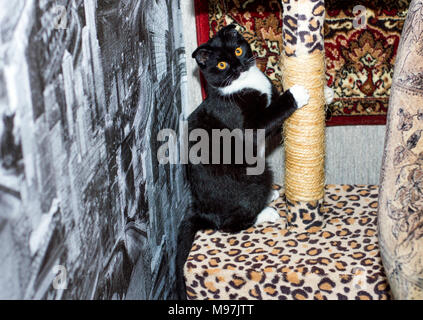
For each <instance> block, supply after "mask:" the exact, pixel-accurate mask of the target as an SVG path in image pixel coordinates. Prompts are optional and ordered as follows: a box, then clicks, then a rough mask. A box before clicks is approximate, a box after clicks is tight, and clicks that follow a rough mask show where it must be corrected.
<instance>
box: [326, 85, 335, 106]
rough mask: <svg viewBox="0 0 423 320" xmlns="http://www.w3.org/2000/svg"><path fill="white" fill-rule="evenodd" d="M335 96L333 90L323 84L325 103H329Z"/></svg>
mask: <svg viewBox="0 0 423 320" xmlns="http://www.w3.org/2000/svg"><path fill="white" fill-rule="evenodd" d="M334 97H335V91H333V89H332V88H330V87H328V86H325V100H326V104H331V103H332V101H333V98H334Z"/></svg>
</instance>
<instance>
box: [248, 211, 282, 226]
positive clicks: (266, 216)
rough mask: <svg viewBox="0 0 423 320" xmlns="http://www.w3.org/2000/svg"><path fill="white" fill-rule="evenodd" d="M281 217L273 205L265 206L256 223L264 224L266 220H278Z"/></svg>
mask: <svg viewBox="0 0 423 320" xmlns="http://www.w3.org/2000/svg"><path fill="white" fill-rule="evenodd" d="M278 219H280V216H279V213H278V212H277V211H276V210H275V209H274V208H271V207H266V208H264V209H263V210H262V211H261V212H260V213H259V214H258V216H257V220H256V222H255V223H254V225H255V226H256V225H258V224H262V223H264V222H276V221H277V220H278Z"/></svg>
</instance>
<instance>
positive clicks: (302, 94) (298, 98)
mask: <svg viewBox="0 0 423 320" xmlns="http://www.w3.org/2000/svg"><path fill="white" fill-rule="evenodd" d="M289 92H291V94H292V96H293V97H294V99H295V102H296V103H297V108H298V109H299V108H301V107H303V106H305V105H306V104H307V103H308V100H309V99H310V94H309V93H308V90H307V89H306V88H304V87H303V86H300V85H298V84H296V85H293V86H292V87H291V88H290V89H289Z"/></svg>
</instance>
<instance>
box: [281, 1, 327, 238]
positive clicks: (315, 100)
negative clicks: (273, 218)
mask: <svg viewBox="0 0 423 320" xmlns="http://www.w3.org/2000/svg"><path fill="white" fill-rule="evenodd" d="M282 3H283V9H284V12H283V14H284V19H283V21H284V25H283V43H284V53H283V55H282V59H281V63H282V71H283V87H284V89H285V90H286V89H289V88H290V87H292V86H293V85H294V84H299V85H303V86H304V87H306V88H307V89H308V90H309V93H310V100H309V103H308V104H307V105H306V106H304V107H303V108H301V109H299V110H297V111H296V112H295V113H294V114H293V115H292V116H291V117H290V118H289V119H288V120H286V121H285V124H284V128H283V134H284V144H285V193H286V200H287V207H288V210H289V215H290V217H289V218H288V220H289V222H291V225H294V226H299V224H302V223H303V224H304V227H305V228H306V230H308V231H313V229H314V228H319V227H320V225H319V221H320V219H319V217H320V214H319V208H320V204H321V203H322V200H323V196H324V184H325V174H324V157H325V111H324V105H325V100H324V83H325V61H324V41H323V24H324V17H325V7H324V1H323V0H298V1H293V0H283V2H282ZM304 207H305V209H306V210H307V211H308V213H307V214H304V210H301V209H303V208H304Z"/></svg>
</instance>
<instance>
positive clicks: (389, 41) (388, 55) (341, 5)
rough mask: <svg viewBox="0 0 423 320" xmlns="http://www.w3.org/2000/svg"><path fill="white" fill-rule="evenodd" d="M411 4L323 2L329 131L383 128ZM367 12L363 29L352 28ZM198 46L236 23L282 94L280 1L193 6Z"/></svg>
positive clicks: (221, 0)
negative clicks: (343, 127)
mask: <svg viewBox="0 0 423 320" xmlns="http://www.w3.org/2000/svg"><path fill="white" fill-rule="evenodd" d="M409 3H410V0H399V1H396V0H395V1H394V0H378V1H373V0H372V1H370V0H364V1H343V0H329V1H327V2H326V4H325V5H326V21H325V28H324V33H325V34H324V37H325V51H326V66H327V72H326V76H327V80H328V85H329V86H331V87H332V88H333V89H334V90H335V100H334V103H333V104H331V105H330V106H329V109H328V112H327V114H328V117H327V125H328V126H331V125H362V124H369V125H370V124H385V122H386V113H387V108H388V100H389V94H390V88H391V83H392V75H393V66H394V63H395V57H396V52H397V48H398V44H399V38H400V35H401V31H402V27H403V24H404V20H405V17H406V15H407V12H408V6H409ZM357 4H360V5H363V6H364V7H366V16H367V23H366V24H365V25H364V28H357V27H355V26H354V23H353V22H354V21H355V20H356V21H358V20H357V19H358V16H359V15H360V13H359V12H354V11H353V8H354V6H355V5H357ZM196 16H197V34H198V42H199V43H204V42H206V41H207V40H208V39H209V37H211V36H213V35H214V34H215V33H216V32H217V31H218V30H219V29H220V28H221V27H223V26H224V25H227V24H230V23H235V24H236V25H238V28H239V30H241V31H242V33H243V35H244V37H245V38H246V39H247V40H248V41H249V43H250V44H251V46H252V48H253V51H254V52H255V53H256V54H257V58H258V59H257V63H258V65H259V67H260V69H261V70H262V71H264V72H265V73H266V74H267V75H268V76H269V77H270V79H271V80H272V81H273V83H274V84H275V85H276V86H277V87H278V88H279V89H281V69H280V67H279V57H280V55H281V52H282V49H283V48H282V5H281V3H280V1H279V0H271V1H267V0H250V1H238V0H208V1H203V0H196Z"/></svg>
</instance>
